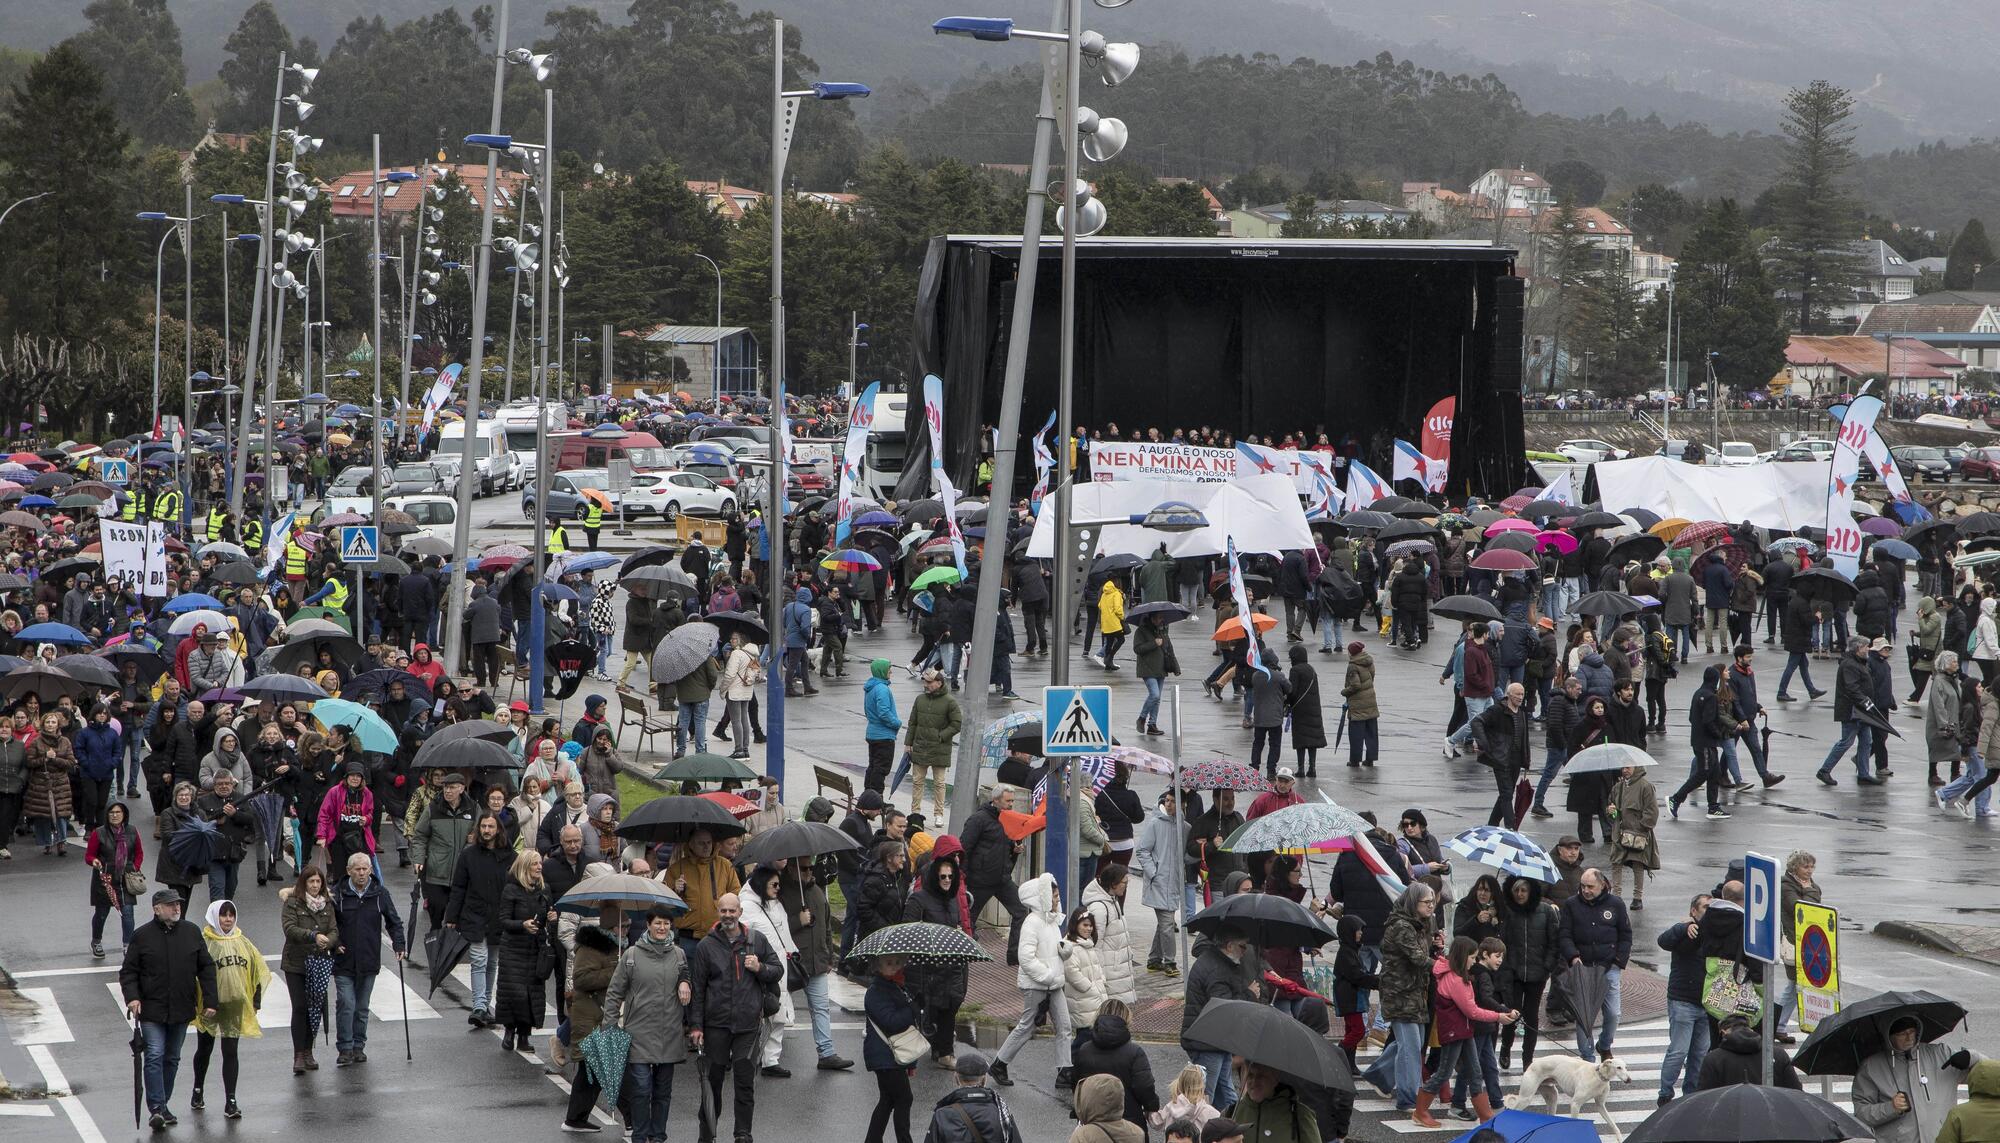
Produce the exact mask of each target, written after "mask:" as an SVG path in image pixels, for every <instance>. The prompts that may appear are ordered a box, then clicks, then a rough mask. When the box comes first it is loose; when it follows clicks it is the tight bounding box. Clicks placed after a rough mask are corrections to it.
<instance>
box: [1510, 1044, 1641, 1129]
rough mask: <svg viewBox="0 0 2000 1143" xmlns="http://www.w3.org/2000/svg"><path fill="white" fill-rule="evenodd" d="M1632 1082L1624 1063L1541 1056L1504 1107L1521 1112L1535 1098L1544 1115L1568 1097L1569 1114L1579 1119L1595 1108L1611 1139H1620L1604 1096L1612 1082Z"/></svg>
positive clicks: (1525, 1074) (1616, 1060)
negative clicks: (1543, 1110)
mask: <svg viewBox="0 0 2000 1143" xmlns="http://www.w3.org/2000/svg"><path fill="white" fill-rule="evenodd" d="M1630 1082H1632V1073H1631V1072H1629V1071H1626V1070H1625V1061H1623V1060H1620V1059H1617V1058H1615V1057H1614V1058H1612V1059H1608V1060H1602V1061H1599V1062H1598V1063H1594V1064H1593V1063H1591V1062H1590V1061H1589V1060H1582V1059H1578V1058H1577V1057H1575V1056H1543V1057H1542V1058H1541V1059H1538V1060H1536V1061H1535V1062H1534V1063H1532V1064H1530V1065H1528V1070H1527V1072H1526V1073H1524V1074H1523V1075H1522V1076H1521V1090H1520V1091H1518V1092H1515V1093H1514V1094H1513V1095H1510V1096H1508V1097H1507V1106H1508V1107H1509V1108H1511V1109H1513V1110H1515V1111H1525V1110H1527V1109H1528V1106H1529V1105H1530V1104H1531V1103H1532V1102H1534V1100H1535V1098H1536V1097H1537V1096H1539V1097H1540V1098H1541V1099H1542V1101H1543V1102H1544V1103H1546V1104H1547V1106H1548V1114H1550V1115H1554V1114H1556V1102H1557V1099H1558V1097H1559V1096H1564V1095H1566V1096H1568V1097H1569V1114H1570V1115H1571V1117H1573V1118H1579V1117H1580V1116H1579V1115H1578V1113H1579V1112H1581V1111H1582V1110H1583V1109H1584V1108H1585V1107H1586V1106H1590V1105H1595V1106H1596V1108H1597V1114H1598V1115H1599V1116H1601V1117H1603V1119H1604V1122H1605V1123H1607V1124H1609V1125H1610V1127H1611V1133H1612V1135H1613V1136H1614V1137H1616V1138H1618V1139H1620V1140H1622V1139H1624V1138H1625V1133H1624V1132H1623V1131H1620V1130H1619V1129H1618V1124H1617V1122H1616V1121H1615V1120H1613V1119H1612V1118H1611V1112H1610V1111H1609V1110H1607V1109H1606V1108H1605V1106H1604V1097H1605V1096H1606V1095H1609V1094H1610V1092H1611V1085H1612V1084H1614V1083H1630Z"/></svg>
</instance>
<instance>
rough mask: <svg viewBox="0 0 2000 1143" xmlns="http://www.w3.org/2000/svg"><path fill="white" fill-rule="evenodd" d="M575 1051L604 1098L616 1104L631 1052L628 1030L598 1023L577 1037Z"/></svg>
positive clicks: (611, 1103)
mask: <svg viewBox="0 0 2000 1143" xmlns="http://www.w3.org/2000/svg"><path fill="white" fill-rule="evenodd" d="M576 1054H577V1055H579V1056H582V1057H583V1063H584V1066H586V1067H588V1068H589V1069H590V1074H591V1075H592V1076H594V1077H595V1078H596V1079H597V1086H598V1087H599V1088H601V1089H603V1091H604V1101H605V1102H606V1103H608V1104H610V1105H612V1106H613V1107H616V1106H617V1105H618V1089H619V1086H620V1085H621V1084H623V1083H624V1081H625V1061H626V1058H627V1057H629V1056H630V1055H631V1054H632V1036H631V1033H629V1032H627V1031H625V1029H623V1028H615V1027H613V1026H611V1025H609V1024H599V1025H598V1026H597V1030H596V1031H595V1032H592V1033H591V1034H590V1035H588V1036H585V1037H584V1038H583V1039H581V1040H579V1041H577V1044H576Z"/></svg>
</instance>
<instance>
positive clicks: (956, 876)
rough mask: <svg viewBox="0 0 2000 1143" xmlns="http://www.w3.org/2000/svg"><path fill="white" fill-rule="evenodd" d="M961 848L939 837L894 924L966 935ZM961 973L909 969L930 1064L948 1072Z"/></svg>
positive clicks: (968, 903) (953, 968)
mask: <svg viewBox="0 0 2000 1143" xmlns="http://www.w3.org/2000/svg"><path fill="white" fill-rule="evenodd" d="M964 863H965V847H964V846H963V845H962V844H961V843H960V842H959V840H958V838H956V837H954V836H952V835H951V834H944V835H942V836H941V837H939V838H938V840H937V845H936V846H935V847H933V848H932V849H931V855H930V860H929V861H927V862H925V863H924V866H923V876H922V878H921V880H920V882H919V884H918V886H917V888H916V890H915V892H912V893H911V894H910V895H909V897H908V898H907V899H906V900H905V901H904V903H903V912H902V915H901V916H900V917H898V918H896V919H897V920H901V921H924V922H928V923H929V924H933V925H944V926H946V927H947V928H954V929H959V930H962V931H963V932H964V933H965V934H966V935H967V936H971V935H972V919H973V914H972V898H971V895H970V893H969V891H968V890H967V889H966V887H965V874H964V870H963V868H962V866H963V865H964ZM965 984H966V969H965V966H964V965H963V964H948V965H911V966H910V969H909V981H908V986H909V990H910V994H911V995H912V996H913V997H914V998H915V999H916V1001H917V1003H918V1004H919V1005H921V1006H922V1008H923V1022H922V1023H923V1028H924V1033H925V1035H926V1036H927V1037H928V1038H929V1040H930V1042H931V1060H932V1061H933V1062H934V1063H936V1064H937V1066H938V1067H940V1068H943V1069H945V1070H947V1071H948V1070H950V1069H951V1067H952V1063H953V1059H954V1044H955V1033H956V1031H957V1026H958V1009H959V1005H961V1004H963V1003H965Z"/></svg>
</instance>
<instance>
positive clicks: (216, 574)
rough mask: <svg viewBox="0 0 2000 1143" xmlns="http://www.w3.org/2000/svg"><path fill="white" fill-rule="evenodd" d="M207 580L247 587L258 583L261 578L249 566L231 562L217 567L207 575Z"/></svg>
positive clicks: (254, 569)
mask: <svg viewBox="0 0 2000 1143" xmlns="http://www.w3.org/2000/svg"><path fill="white" fill-rule="evenodd" d="M208 578H209V579H210V580H211V581H213V582H215V583H226V584H234V585H235V586H237V587H248V586H249V585H250V584H253V583H256V582H258V580H259V579H261V578H262V577H260V576H259V575H258V574H257V569H256V568H254V567H251V566H250V565H249V564H245V563H237V562H235V561H231V562H229V563H226V564H220V565H218V566H217V567H216V569H215V570H214V571H212V572H209V573H208Z"/></svg>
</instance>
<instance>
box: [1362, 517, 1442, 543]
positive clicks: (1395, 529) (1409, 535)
mask: <svg viewBox="0 0 2000 1143" xmlns="http://www.w3.org/2000/svg"><path fill="white" fill-rule="evenodd" d="M1435 535H1437V525H1435V524H1426V523H1424V522H1423V521H1422V520H1397V521H1395V522H1394V523H1391V524H1389V525H1388V526H1387V527H1385V528H1383V529H1382V530H1381V531H1379V532H1377V533H1375V538H1376V539H1378V540H1380V541H1382V542H1383V543H1385V544H1386V543H1388V542H1389V541H1391V540H1405V539H1416V538H1418V537H1422V536H1435Z"/></svg>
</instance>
